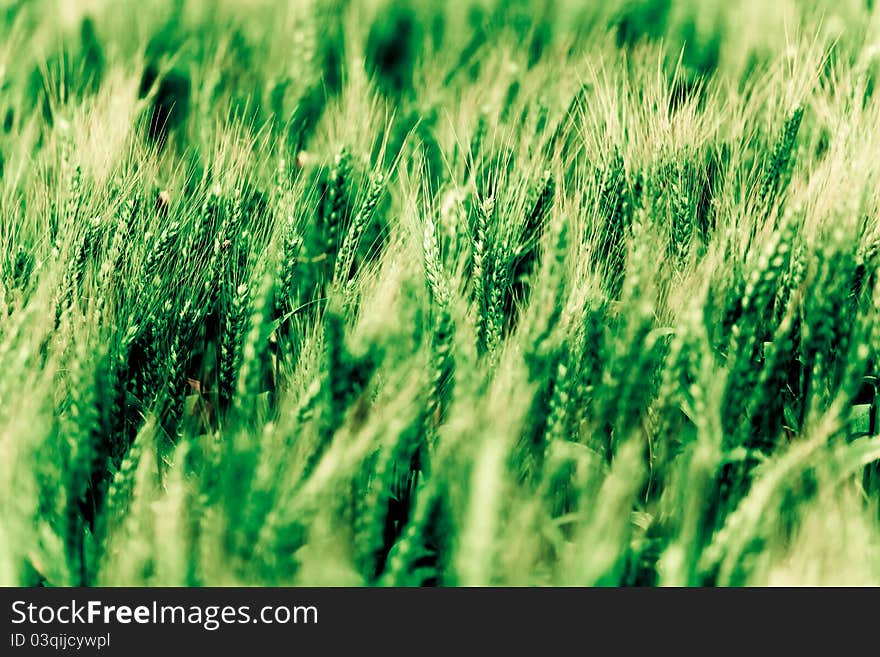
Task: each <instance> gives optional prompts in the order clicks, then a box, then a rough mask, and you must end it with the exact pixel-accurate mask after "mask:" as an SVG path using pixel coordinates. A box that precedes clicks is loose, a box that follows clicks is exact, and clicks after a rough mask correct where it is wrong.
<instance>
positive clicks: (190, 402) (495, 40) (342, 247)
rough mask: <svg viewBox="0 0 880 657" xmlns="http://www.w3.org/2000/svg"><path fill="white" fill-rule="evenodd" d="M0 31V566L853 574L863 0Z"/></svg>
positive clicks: (66, 12)
mask: <svg viewBox="0 0 880 657" xmlns="http://www.w3.org/2000/svg"><path fill="white" fill-rule="evenodd" d="M0 32H2V39H0V163H2V166H0V214H2V221H0V583H2V584H6V585H38V584H41V585H47V586H66V585H253V584H260V585H291V584H292V585H299V584H310V585H325V584H329V585H402V586H414V585H442V586H456V585H500V584H507V585H535V584H540V585H640V586H641V585H648V586H652V585H742V584H746V585H763V584H838V583H847V584H880V437H877V436H876V434H878V433H880V428H878V426H877V405H878V404H880V400H878V402H876V403H875V389H876V387H877V384H878V378H877V377H878V376H880V280H878V277H877V268H878V265H880V223H878V218H880V214H878V209H880V192H878V190H880V159H878V158H877V156H876V154H877V153H878V152H880V104H878V102H877V100H876V98H875V97H874V86H875V79H876V77H877V76H878V74H880V9H877V8H875V7H874V3H873V2H871V1H870V0H868V1H867V2H865V0H858V1H855V0H836V1H835V2H831V0H828V1H820V0H815V1H813V2H806V1H804V2H796V1H794V0H785V1H782V2H765V1H764V0H743V1H742V2H737V3H727V2H721V1H720V0H617V1H608V2H605V1H602V2H599V1H598V0H597V1H596V2H577V1H575V0H571V1H570V2H550V1H545V0H507V1H505V0H466V1H463V2H445V3H441V2H436V3H434V2H429V1H428V0H394V1H392V0H345V1H337V2H323V1H318V0H315V1H314V2H309V1H307V0H302V1H301V2H282V1H281V0H277V1H276V0H220V1H217V2H208V1H198V0H186V1H185V0H177V1H175V0H138V2H134V1H131V2H129V1H124V2H123V1H121V0H91V1H86V0H82V1H80V2H74V1H68V0H33V1H30V2H25V1H10V0H5V1H2V2H0Z"/></svg>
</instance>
